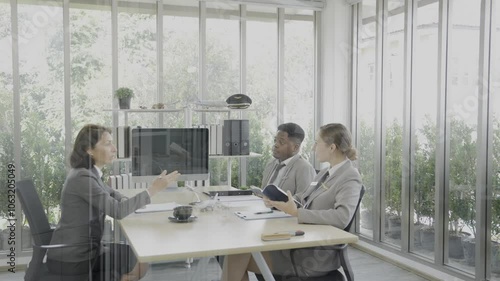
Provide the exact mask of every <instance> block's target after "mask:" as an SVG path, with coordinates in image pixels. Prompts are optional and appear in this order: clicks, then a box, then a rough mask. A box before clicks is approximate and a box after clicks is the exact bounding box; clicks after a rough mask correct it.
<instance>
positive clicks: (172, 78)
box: [163, 1, 200, 127]
mask: <svg viewBox="0 0 500 281" xmlns="http://www.w3.org/2000/svg"><path fill="white" fill-rule="evenodd" d="M184 3H185V5H189V6H188V7H185V8H184V9H182V10H181V11H179V8H178V7H176V6H174V5H164V7H163V13H164V16H163V93H164V94H163V101H164V103H165V107H166V108H169V109H173V108H181V107H183V106H186V105H188V103H189V102H190V101H194V100H196V99H197V98H198V76H199V73H200V71H199V53H200V52H199V48H200V47H199V36H200V32H199V19H198V2H197V1H184ZM163 117H164V118H165V121H164V124H165V125H166V126H167V127H183V126H184V115H183V113H177V114H173V113H168V114H164V116H163Z"/></svg>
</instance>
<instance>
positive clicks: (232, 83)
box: [205, 2, 240, 100]
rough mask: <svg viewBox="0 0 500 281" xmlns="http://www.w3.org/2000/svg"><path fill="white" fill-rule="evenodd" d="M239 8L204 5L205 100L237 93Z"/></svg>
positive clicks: (213, 3) (219, 98)
mask: <svg viewBox="0 0 500 281" xmlns="http://www.w3.org/2000/svg"><path fill="white" fill-rule="evenodd" d="M239 19H240V16H239V5H236V4H229V3H225V2H207V41H206V54H207V57H206V61H207V66H206V68H207V69H206V70H207V89H206V91H207V96H206V98H205V99H207V100H226V99H227V98H228V97H229V96H231V95H234V94H238V93H240V30H239V25H240V21H239Z"/></svg>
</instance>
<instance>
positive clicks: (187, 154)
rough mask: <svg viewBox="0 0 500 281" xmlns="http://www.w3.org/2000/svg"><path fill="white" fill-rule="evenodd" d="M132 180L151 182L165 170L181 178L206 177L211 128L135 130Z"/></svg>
mask: <svg viewBox="0 0 500 281" xmlns="http://www.w3.org/2000/svg"><path fill="white" fill-rule="evenodd" d="M131 142H132V150H131V153H132V180H133V181H134V182H150V181H151V180H153V179H154V177H156V176H158V175H159V174H160V173H161V172H162V171H163V170H167V171H168V172H173V171H175V170H177V171H179V173H181V176H180V177H179V178H178V180H181V181H182V180H206V179H208V178H209V170H208V129H202V128H137V129H133V130H132V141H131Z"/></svg>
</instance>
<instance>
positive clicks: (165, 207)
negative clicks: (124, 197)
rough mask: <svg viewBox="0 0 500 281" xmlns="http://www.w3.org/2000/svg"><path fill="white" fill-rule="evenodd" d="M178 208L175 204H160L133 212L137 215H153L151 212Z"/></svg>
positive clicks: (150, 205)
mask: <svg viewBox="0 0 500 281" xmlns="http://www.w3.org/2000/svg"><path fill="white" fill-rule="evenodd" d="M177 206H180V205H179V204H177V203H175V202H169V203H161V204H149V205H146V206H144V207H142V208H140V209H137V210H135V212H136V213H137V214H139V213H153V212H164V211H172V210H173V209H174V208H175V207H177Z"/></svg>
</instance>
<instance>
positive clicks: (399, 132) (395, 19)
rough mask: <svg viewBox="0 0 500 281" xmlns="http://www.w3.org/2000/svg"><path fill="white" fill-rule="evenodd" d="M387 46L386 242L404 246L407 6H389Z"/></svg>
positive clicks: (398, 3) (392, 3) (395, 2)
mask: <svg viewBox="0 0 500 281" xmlns="http://www.w3.org/2000/svg"><path fill="white" fill-rule="evenodd" d="M388 7H389V17H388V19H387V32H388V34H387V43H386V54H387V56H386V57H385V59H384V62H383V64H384V69H385V72H384V75H385V77H383V94H382V96H383V103H384V106H383V108H384V109H385V110H384V121H383V122H384V125H385V142H386V144H385V176H384V185H385V186H384V188H385V203H386V210H385V211H386V213H385V214H386V217H385V219H386V221H387V226H388V227H387V228H386V230H385V238H384V240H385V241H386V242H388V243H390V244H393V245H395V246H398V247H400V246H401V242H400V241H401V215H402V213H401V212H402V210H401V189H402V185H401V184H402V180H401V179H402V167H403V159H402V157H403V108H404V104H403V101H404V99H403V98H404V82H405V77H404V73H405V71H404V65H405V64H404V63H405V60H404V58H405V57H404V55H405V49H404V46H405V45H404V38H405V13H404V7H405V4H404V3H401V1H398V0H390V1H389V2H388Z"/></svg>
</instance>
